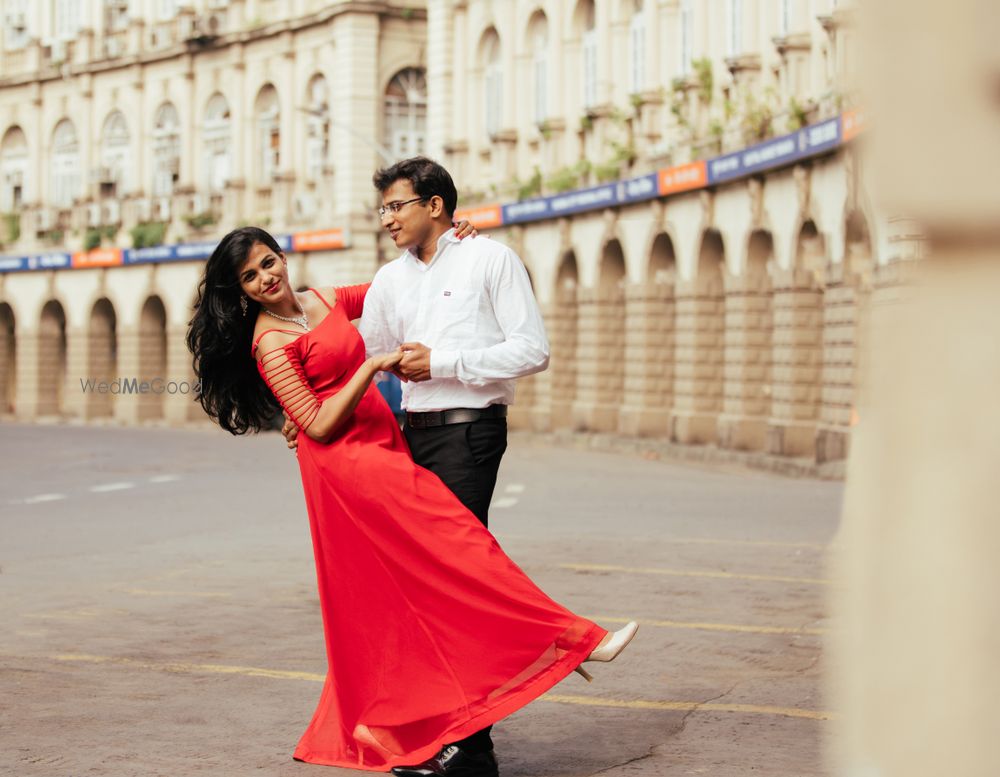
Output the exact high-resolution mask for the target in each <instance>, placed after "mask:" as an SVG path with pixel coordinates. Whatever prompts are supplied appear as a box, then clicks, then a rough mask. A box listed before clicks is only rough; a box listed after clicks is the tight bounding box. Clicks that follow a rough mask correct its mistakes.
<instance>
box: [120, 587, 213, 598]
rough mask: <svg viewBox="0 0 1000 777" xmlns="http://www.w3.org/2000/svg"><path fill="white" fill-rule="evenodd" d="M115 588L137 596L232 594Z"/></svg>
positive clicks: (210, 595)
mask: <svg viewBox="0 0 1000 777" xmlns="http://www.w3.org/2000/svg"><path fill="white" fill-rule="evenodd" d="M114 590H116V591H121V592H122V593H125V594H135V595H136V596H196V597H201V598H205V599H209V598H216V597H228V596H232V594H229V593H225V592H213V591H152V590H149V589H147V588H116V589H114Z"/></svg>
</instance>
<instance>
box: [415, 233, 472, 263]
mask: <svg viewBox="0 0 1000 777" xmlns="http://www.w3.org/2000/svg"><path fill="white" fill-rule="evenodd" d="M461 242H462V241H461V239H460V238H457V237H455V228H454V227H452V228H451V229H449V230H448V231H447V232H445V233H444V234H443V235H441V237H439V238H438V242H437V251H435V252H434V256H433V258H432V259H431V260H430V261H429V262H427V263H426V264H424V262H421V261H420V257H418V256H417V255H416V254H415V253H413V251H411V250H410V249H409V248H407V249H406V254H405V256H408V257H409V258H410V259H411V260H412V261H414V262H416V263H417V264H418V265H420V266H421V267H423V268H425V269H430V267H431V265H433V264H434V262H436V261H437V259H438V257H439V256H441V254H442V253H444V251H445V249H446V248H447V247H448V244H450V243H461Z"/></svg>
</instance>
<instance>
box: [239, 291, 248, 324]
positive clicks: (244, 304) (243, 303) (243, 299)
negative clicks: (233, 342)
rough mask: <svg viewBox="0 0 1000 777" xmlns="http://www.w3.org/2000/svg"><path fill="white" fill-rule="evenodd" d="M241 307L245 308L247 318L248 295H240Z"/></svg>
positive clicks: (244, 314)
mask: <svg viewBox="0 0 1000 777" xmlns="http://www.w3.org/2000/svg"><path fill="white" fill-rule="evenodd" d="M240 307H241V308H243V317H244V318H246V315H247V295H246V294H241V295H240Z"/></svg>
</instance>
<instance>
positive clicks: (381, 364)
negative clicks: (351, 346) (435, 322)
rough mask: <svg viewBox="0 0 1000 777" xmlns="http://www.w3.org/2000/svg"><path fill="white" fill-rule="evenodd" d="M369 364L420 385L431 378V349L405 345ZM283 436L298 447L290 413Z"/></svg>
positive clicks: (376, 357) (372, 357) (286, 415)
mask: <svg viewBox="0 0 1000 777" xmlns="http://www.w3.org/2000/svg"><path fill="white" fill-rule="evenodd" d="M368 362H369V363H370V364H371V365H372V366H373V367H374V368H375V369H376V370H378V371H379V372H391V373H392V374H393V375H395V376H396V377H397V378H399V379H400V380H401V381H404V382H407V381H411V380H412V381H414V382H417V383H419V382H420V381H424V380H430V378H431V349H430V348H428V347H427V346H426V345H424V344H423V343H403V344H402V345H401V346H399V348H397V349H396V350H395V351H392V352H390V353H383V354H378V355H377V356H371V357H369V358H368ZM281 434H282V435H283V436H284V438H285V441H286V442H287V443H288V447H289V448H290V449H291V450H295V448H297V447H298V445H299V440H298V436H299V428H298V427H297V426H296V425H295V423H294V422H293V421H292V419H291V418H289V417H288V413H285V422H284V424H282V426H281Z"/></svg>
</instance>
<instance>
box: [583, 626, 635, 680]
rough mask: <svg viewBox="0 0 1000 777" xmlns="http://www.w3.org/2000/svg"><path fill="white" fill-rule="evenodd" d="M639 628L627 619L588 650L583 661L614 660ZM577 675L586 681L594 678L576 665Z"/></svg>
mask: <svg viewBox="0 0 1000 777" xmlns="http://www.w3.org/2000/svg"><path fill="white" fill-rule="evenodd" d="M638 630H639V624H638V623H636V622H635V621H629V622H628V623H626V624H625V625H624V626H623V627H622V628H620V629H618V631H614V632H611V633H610V634H608V635H607V636H606V637H605V638H604V641H602V642H601V644H600V645H598V646H597V647H595V648H594V649H593V650H592V651H590V655H589V656H587V657H586V658H585V659H583V661H584V663H586V662H587V661H614V660H615V658H617V657H618V654H619V653H621V652H622V651H623V650H624V649H625V648H626V646H627V645H628V643H629V642H631V641H632V637H634V636H635V633H636V632H637V631H638ZM573 671H575V672H576V673H577V674H578V675H580V676H581V677H582V678H583V679H584V680H586V681H587V682H588V683H592V682H593V681H594V678H593V677H591V675H590V672H588V671H587V670H586V669H584V668H583V666H582V665H581V666H578V667H577V668H576V669H575V670H573Z"/></svg>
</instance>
